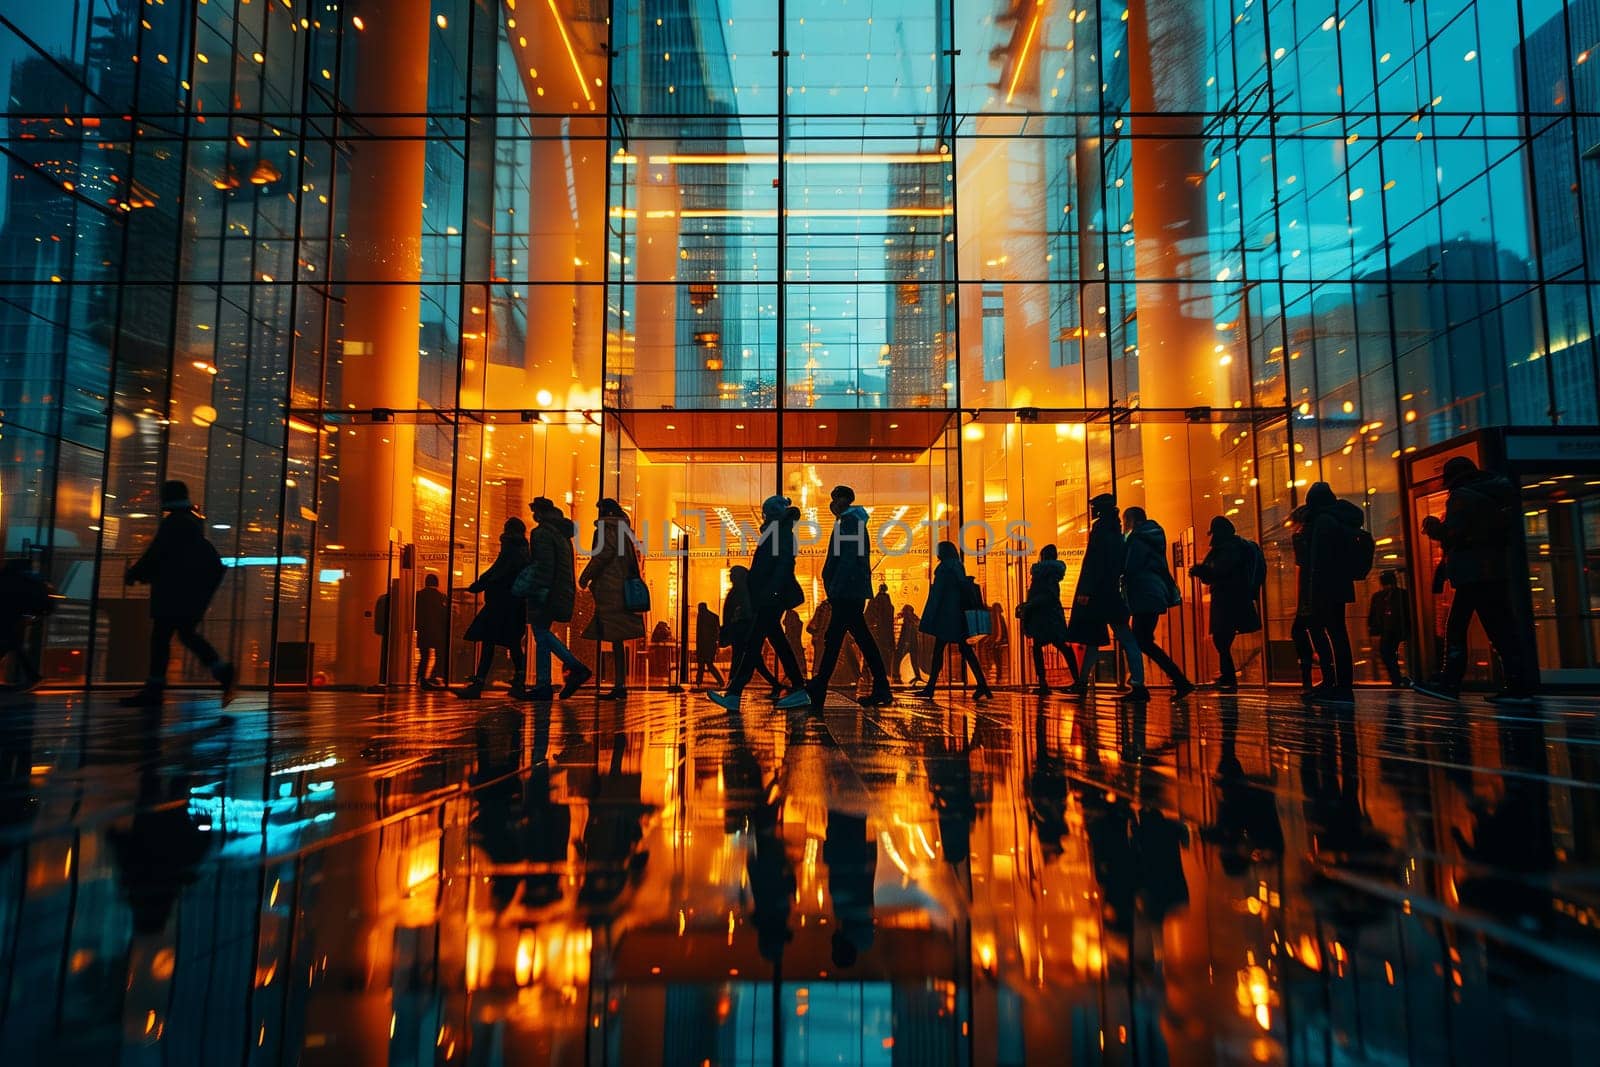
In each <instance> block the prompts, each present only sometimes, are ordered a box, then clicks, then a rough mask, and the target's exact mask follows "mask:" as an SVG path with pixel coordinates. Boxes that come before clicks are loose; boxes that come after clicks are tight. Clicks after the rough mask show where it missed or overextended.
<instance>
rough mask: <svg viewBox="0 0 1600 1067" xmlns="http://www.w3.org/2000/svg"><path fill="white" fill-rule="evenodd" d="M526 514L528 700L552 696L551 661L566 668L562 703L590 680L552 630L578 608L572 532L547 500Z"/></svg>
mask: <svg viewBox="0 0 1600 1067" xmlns="http://www.w3.org/2000/svg"><path fill="white" fill-rule="evenodd" d="M528 509H529V510H530V511H532V512H533V521H534V523H535V524H536V525H535V526H534V528H533V533H532V534H530V535H529V536H528V567H529V575H528V578H529V581H528V585H529V587H530V588H531V590H532V591H531V592H530V593H529V594H528V622H529V623H530V624H531V625H532V626H533V690H532V691H531V692H530V693H529V694H528V695H529V696H530V697H531V698H532V699H534V700H549V699H551V697H553V696H555V695H556V694H555V693H554V690H553V686H552V684H551V679H550V657H551V656H555V658H556V659H559V660H560V661H561V665H562V666H563V667H565V668H566V679H565V681H564V682H563V683H562V686H561V692H560V694H559V695H560V697H561V699H562V700H566V699H567V698H568V697H570V696H572V694H574V693H576V692H577V691H578V688H579V687H580V686H582V685H583V683H584V682H587V681H588V680H589V679H590V678H591V677H593V674H594V672H592V671H591V670H589V668H588V667H586V666H585V665H584V663H583V661H582V660H581V659H579V658H578V657H577V656H576V655H575V654H574V653H573V651H572V650H571V649H570V648H568V647H567V645H566V642H565V641H562V640H561V638H560V637H558V636H557V635H556V632H555V629H554V626H555V624H556V623H558V622H571V621H572V613H573V609H574V608H576V607H577V602H578V586H577V583H576V582H575V581H574V580H573V568H574V566H575V560H574V553H573V550H572V538H573V535H574V534H575V533H576V532H577V528H576V527H574V526H573V524H572V520H571V519H569V518H567V517H566V515H565V514H563V513H562V511H561V509H560V508H559V507H557V506H556V503H555V501H553V500H551V499H550V498H549V497H545V496H539V497H534V498H533V501H532V503H530V504H529V505H528Z"/></svg>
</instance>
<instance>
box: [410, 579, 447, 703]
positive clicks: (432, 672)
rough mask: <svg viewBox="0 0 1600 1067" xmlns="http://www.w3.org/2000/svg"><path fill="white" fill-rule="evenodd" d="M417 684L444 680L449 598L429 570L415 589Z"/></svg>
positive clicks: (427, 684)
mask: <svg viewBox="0 0 1600 1067" xmlns="http://www.w3.org/2000/svg"><path fill="white" fill-rule="evenodd" d="M416 610H417V619H416V627H417V688H419V689H422V688H426V687H428V686H438V685H443V684H444V672H445V663H444V658H445V649H446V648H447V647H449V644H450V602H449V601H447V600H446V599H445V597H444V593H442V592H441V591H440V590H439V576H438V575H437V574H430V575H428V576H427V577H426V578H424V579H423V580H422V588H421V589H418V590H417V609H416Z"/></svg>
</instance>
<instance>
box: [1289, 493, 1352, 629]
mask: <svg viewBox="0 0 1600 1067" xmlns="http://www.w3.org/2000/svg"><path fill="white" fill-rule="evenodd" d="M1323 488H1326V487H1323ZM1316 489H1317V487H1316V486H1313V487H1312V490H1313V491H1312V492H1311V493H1307V494H1306V503H1305V507H1304V508H1297V509H1295V514H1296V515H1301V516H1302V521H1301V522H1300V523H1299V524H1298V525H1297V527H1296V529H1295V534H1294V556H1295V563H1296V564H1298V565H1299V567H1300V582H1299V586H1300V607H1301V609H1302V610H1306V609H1311V610H1316V609H1318V608H1329V609H1331V608H1338V607H1341V606H1342V605H1345V604H1354V603H1355V601H1356V584H1355V582H1354V581H1353V580H1352V579H1351V578H1350V576H1349V574H1348V572H1347V571H1346V570H1345V566H1346V564H1345V554H1344V550H1343V545H1344V544H1345V543H1346V542H1347V541H1348V540H1349V539H1350V538H1351V537H1352V536H1354V531H1356V530H1359V529H1361V527H1362V525H1363V524H1364V522H1365V519H1366V516H1365V515H1363V514H1362V512H1361V509H1360V508H1359V507H1357V506H1356V505H1354V504H1352V503H1351V502H1350V501H1348V500H1341V499H1339V498H1338V497H1335V496H1334V495H1333V492H1332V490H1327V491H1326V492H1323V493H1318V492H1316Z"/></svg>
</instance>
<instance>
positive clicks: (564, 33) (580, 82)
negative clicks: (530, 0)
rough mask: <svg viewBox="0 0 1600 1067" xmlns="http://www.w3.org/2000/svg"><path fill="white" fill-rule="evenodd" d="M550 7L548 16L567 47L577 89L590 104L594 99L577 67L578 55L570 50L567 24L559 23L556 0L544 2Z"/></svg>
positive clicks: (559, 16) (586, 80) (570, 42)
mask: <svg viewBox="0 0 1600 1067" xmlns="http://www.w3.org/2000/svg"><path fill="white" fill-rule="evenodd" d="M545 3H546V4H548V5H550V14H551V16H552V17H553V18H554V19H555V20H556V30H557V31H558V32H559V33H560V34H561V43H562V44H564V45H566V47H567V58H568V59H570V60H572V73H574V74H576V75H577V76H578V88H579V89H582V90H583V98H584V100H585V101H588V102H590V103H593V102H594V97H592V96H590V95H589V84H588V79H587V78H585V77H584V76H583V68H582V67H581V66H579V65H578V53H577V52H575V51H574V50H573V48H572V38H571V37H569V36H567V24H566V23H565V22H563V21H561V12H559V11H557V10H556V0H545Z"/></svg>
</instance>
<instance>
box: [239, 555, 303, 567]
mask: <svg viewBox="0 0 1600 1067" xmlns="http://www.w3.org/2000/svg"><path fill="white" fill-rule="evenodd" d="M280 564H282V565H283V566H285V567H304V566H305V565H306V558H305V557H304V556H224V557H223V559H222V565H223V566H224V567H276V566H278V565H280Z"/></svg>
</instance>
